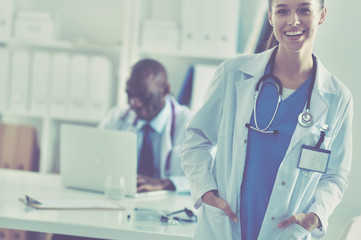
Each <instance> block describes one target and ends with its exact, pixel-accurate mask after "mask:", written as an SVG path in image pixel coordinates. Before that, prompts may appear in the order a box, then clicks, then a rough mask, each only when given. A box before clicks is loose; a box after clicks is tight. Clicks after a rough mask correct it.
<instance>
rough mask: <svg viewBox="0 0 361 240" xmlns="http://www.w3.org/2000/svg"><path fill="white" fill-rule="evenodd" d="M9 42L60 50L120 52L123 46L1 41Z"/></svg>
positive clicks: (14, 45)
mask: <svg viewBox="0 0 361 240" xmlns="http://www.w3.org/2000/svg"><path fill="white" fill-rule="evenodd" d="M2 42H3V43H4V44H7V45H9V46H10V47H11V46H13V47H36V48H46V49H59V50H83V51H101V52H115V53H117V52H120V51H121V50H122V47H121V46H120V45H116V44H101V43H96V42H90V41H89V42H87V41H74V42H72V41H42V42H35V41H23V40H8V41H5V40H1V39H0V44H1V43H2Z"/></svg>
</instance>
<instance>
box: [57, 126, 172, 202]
mask: <svg viewBox="0 0 361 240" xmlns="http://www.w3.org/2000/svg"><path fill="white" fill-rule="evenodd" d="M137 154H138V151H137V135H136V133H133V132H126V131H119V130H109V129H99V128H95V127H86V126H80V125H71V124H63V125H61V128H60V175H61V179H62V182H63V184H64V186H66V187H70V188H77V189H84V190H90V191H96V192H104V183H105V178H106V177H107V176H109V175H113V176H122V177H123V178H124V182H125V186H126V196H128V197H135V198H143V197H149V196H159V195H168V194H173V191H166V190H159V191H152V192H141V193H137Z"/></svg>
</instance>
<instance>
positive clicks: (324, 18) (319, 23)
mask: <svg viewBox="0 0 361 240" xmlns="http://www.w3.org/2000/svg"><path fill="white" fill-rule="evenodd" d="M326 15H327V9H326V7H324V8H322V10H321V14H320V21H319V22H318V25H321V24H322V23H324V22H325V20H326Z"/></svg>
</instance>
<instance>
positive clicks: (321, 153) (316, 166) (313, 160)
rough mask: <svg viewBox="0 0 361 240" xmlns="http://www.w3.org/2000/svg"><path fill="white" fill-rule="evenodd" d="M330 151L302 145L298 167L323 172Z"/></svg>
mask: <svg viewBox="0 0 361 240" xmlns="http://www.w3.org/2000/svg"><path fill="white" fill-rule="evenodd" d="M330 155H331V151H329V150H325V149H319V148H315V147H311V146H307V145H302V148H301V155H300V159H299V161H298V168H301V169H305V170H310V171H314V172H320V173H325V172H326V170H327V166H328V161H329V159H330Z"/></svg>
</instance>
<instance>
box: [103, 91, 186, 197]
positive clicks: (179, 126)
mask: <svg viewBox="0 0 361 240" xmlns="http://www.w3.org/2000/svg"><path fill="white" fill-rule="evenodd" d="M166 101H172V102H173V104H174V116H175V128H174V139H173V140H174V144H173V145H172V139H171V134H170V131H171V121H169V122H168V123H167V126H166V128H165V129H164V131H163V132H162V133H161V139H162V140H161V142H162V144H161V145H162V148H161V153H160V166H161V167H160V177H161V178H170V180H171V181H172V182H173V184H174V185H175V187H176V190H177V191H178V192H187V191H189V181H188V180H187V179H186V177H185V176H184V172H183V169H182V167H181V163H180V158H179V152H180V150H181V147H182V144H183V141H184V139H185V127H186V124H187V123H188V122H189V120H190V118H191V116H192V115H191V111H190V110H189V109H188V108H187V107H185V106H182V105H180V104H179V103H178V102H177V101H176V100H175V99H174V98H173V97H171V96H170V95H169V96H168V97H167V98H166ZM128 111H129V107H121V106H116V107H113V108H112V109H111V110H110V111H109V113H108V114H107V115H106V117H105V118H104V119H103V120H102V121H101V122H100V124H99V126H98V127H100V128H107V129H116V130H123V131H132V132H135V133H137V132H138V131H142V129H141V127H142V126H139V125H134V124H133V123H134V121H135V119H136V114H135V112H134V111H129V112H128ZM169 119H172V117H169ZM169 152H170V153H171V157H170V166H169V169H168V171H167V169H166V161H167V157H168V153H169Z"/></svg>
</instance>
